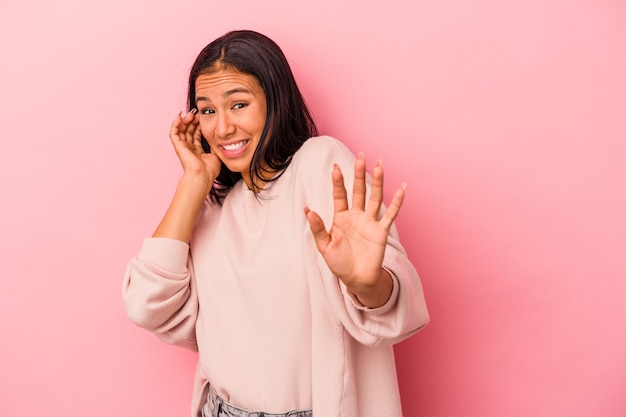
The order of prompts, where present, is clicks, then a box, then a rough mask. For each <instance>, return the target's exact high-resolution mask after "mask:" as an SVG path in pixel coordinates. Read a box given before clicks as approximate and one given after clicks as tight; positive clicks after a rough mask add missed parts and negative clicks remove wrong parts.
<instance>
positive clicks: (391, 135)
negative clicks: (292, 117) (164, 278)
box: [0, 0, 626, 417]
mask: <svg viewBox="0 0 626 417" xmlns="http://www.w3.org/2000/svg"><path fill="white" fill-rule="evenodd" d="M0 16H1V17H0V20H1V21H0V42H1V43H2V48H1V51H2V65H1V67H0V72H1V76H0V92H1V93H0V115H1V116H0V117H1V118H2V128H1V129H2V137H1V139H0V159H1V160H0V191H1V195H2V197H1V198H2V208H1V210H2V216H0V231H1V234H2V240H1V243H0V244H1V245H2V246H1V248H0V254H1V255H0V256H1V257H2V260H1V264H0V265H1V268H2V275H3V279H2V290H1V291H0V315H1V316H2V318H3V324H2V333H1V334H2V354H1V355H0V372H1V378H0V384H1V386H0V415H1V416H11V417H22V416H24V417H26V416H33V415H40V414H41V415H43V414H45V415H49V416H59V417H60V416H64V417H68V416H69V417H73V416H76V417H78V416H85V415H89V416H92V417H105V416H107V417H108V416H151V417H166V416H167V417H170V416H184V415H187V413H188V406H189V399H190V393H191V386H192V373H193V366H194V362H195V355H194V354H192V353H188V352H186V351H184V350H182V349H179V348H174V347H170V346H167V345H165V344H163V343H161V342H159V341H158V340H157V339H156V338H155V337H154V336H152V335H151V334H149V333H147V332H145V331H143V330H140V329H139V328H136V327H134V326H133V325H132V324H130V323H129V322H128V320H127V319H126V317H125V313H124V310H123V306H122V301H121V296H120V294H121V281H122V275H123V273H124V268H125V265H126V262H127V261H128V259H129V258H130V257H131V256H132V255H134V254H135V253H136V252H137V250H138V249H139V246H140V244H141V241H142V239H143V237H144V236H146V235H149V234H151V233H152V231H153V228H154V227H155V226H156V223H157V221H158V220H159V219H160V216H161V215H162V213H163V211H164V209H165V206H166V204H167V202H168V199H169V198H170V196H171V193H172V191H173V188H174V186H175V184H176V181H177V178H178V176H179V173H180V169H179V166H178V162H177V160H176V158H175V156H174V154H173V152H172V150H171V146H170V144H169V142H168V138H167V131H168V126H169V124H170V121H171V119H172V118H173V117H174V115H175V114H176V113H177V112H178V111H179V110H180V109H181V108H182V107H183V105H184V101H185V94H186V91H185V81H186V76H187V71H188V69H189V67H190V65H191V63H192V61H193V59H194V57H195V55H196V54H197V52H198V51H199V50H200V49H201V48H202V47H203V46H204V45H205V44H206V43H208V42H209V41H210V40H212V39H213V38H214V37H216V36H218V35H221V34H222V33H224V32H225V31H227V30H231V29H238V28H251V29H256V30H259V31H262V32H264V33H266V34H268V35H269V36H270V37H272V38H274V39H275V40H276V41H277V42H278V43H279V44H280V45H281V46H282V47H283V49H284V51H285V53H286V55H287V56H288V58H289V60H290V62H291V64H292V66H293V70H294V72H295V74H296V77H297V79H298V81H299V83H300V84H301V87H302V90H303V92H304V93H305V96H306V98H307V100H308V102H309V103H310V106H311V108H312V110H313V113H314V115H315V117H316V119H317V121H318V122H319V125H320V127H321V130H322V131H323V132H324V133H327V134H331V135H333V136H336V137H338V138H340V139H342V140H343V141H344V142H346V143H347V144H348V146H349V147H350V148H351V149H352V150H353V151H355V152H357V151H364V152H365V153H366V157H367V159H368V161H370V162H372V161H373V160H374V159H376V158H382V159H383V161H384V163H385V166H386V168H387V172H386V173H387V176H386V179H387V184H388V188H387V195H388V197H389V196H390V192H391V188H393V187H394V186H395V185H397V184H399V183H400V182H401V181H403V180H407V181H408V186H409V188H408V193H409V194H408V197H407V200H406V201H405V205H404V207H403V211H402V212H401V214H400V218H399V220H398V224H399V228H400V232H401V236H402V238H403V242H404V244H405V246H406V248H407V250H408V252H409V254H410V257H411V259H412V260H413V261H414V263H415V265H416V266H417V268H418V270H419V271H420V274H421V276H422V279H423V282H424V287H425V290H426V293H427V298H428V302H429V307H430V310H431V313H432V322H431V324H430V325H429V326H428V327H427V328H426V329H425V330H424V331H423V332H422V333H420V334H418V335H417V336H415V337H413V338H411V339H409V340H408V341H406V342H403V343H401V344H400V345H398V346H397V349H396V351H397V356H398V370H399V378H400V383H401V387H402V396H403V405H404V410H405V415H406V417H418V416H428V417H453V416H454V417H457V416H476V417H478V416H481V417H483V416H509V417H511V416H513V417H526V416H535V417H537V416H546V417H548V416H549V417H554V416H568V417H577V416H581V417H582V416H615V417H618V416H619V417H622V416H624V415H626V395H624V394H625V391H626V301H625V300H626V220H625V219H626V216H625V215H624V213H625V212H626V163H625V162H624V160H625V159H626V158H625V156H626V155H625V154H626V24H625V22H626V4H625V3H624V2H623V1H617V0H613V1H611V0H600V1H592V0H588V1H583V0H568V1H565V0H561V1H557V0H550V1H545V0H525V1H522V0H519V1H499V0H477V1H472V2H467V1H464V0H447V1H439V2H436V1H435V2H424V1H422V2H418V1H412V0H406V1H398V0H387V1H373V0H370V1H368V0H361V1H358V2H357V1H353V2H349V1H343V2H341V1H337V0H320V1H316V2H295V1H287V0H280V1H264V2H262V1H256V0H254V1H252V0H250V1H248V0H240V1H235V2H226V1H220V2H217V1H206V2H200V1H191V0H185V1H169V2H168V1H160V0H156V1H155V0H151V1H147V0H141V1H126V0H108V1H99V2H88V1H87V2H86V1H82V0H80V1H79V0H61V1H55V2H48V1H27V0H25V1H19V2H18V1H3V2H2V5H1V6H0ZM42 412H43V414H42Z"/></svg>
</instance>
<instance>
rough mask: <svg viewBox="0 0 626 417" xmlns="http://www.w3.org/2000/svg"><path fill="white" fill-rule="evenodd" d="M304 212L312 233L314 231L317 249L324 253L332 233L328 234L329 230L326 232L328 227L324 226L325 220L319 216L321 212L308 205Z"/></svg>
mask: <svg viewBox="0 0 626 417" xmlns="http://www.w3.org/2000/svg"><path fill="white" fill-rule="evenodd" d="M304 214H305V216H306V219H307V220H308V222H309V227H310V228H311V233H313V238H314V239H315V244H316V245H317V250H319V251H320V253H322V254H323V253H324V252H326V248H327V247H328V244H329V243H330V235H329V234H328V232H326V227H324V221H323V220H322V218H321V217H320V216H319V214H317V213H316V212H314V211H313V210H311V209H309V208H308V207H305V208H304Z"/></svg>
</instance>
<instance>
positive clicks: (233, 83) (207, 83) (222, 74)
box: [196, 69, 263, 95]
mask: <svg viewBox="0 0 626 417" xmlns="http://www.w3.org/2000/svg"><path fill="white" fill-rule="evenodd" d="M233 88H235V89H243V90H248V91H249V92H250V93H252V94H259V93H260V94H263V89H262V88H261V84H260V83H259V80H258V79H257V78H256V77H255V76H253V75H250V74H244V73H243V72H239V71H234V70H230V69H221V70H219V71H214V72H210V73H206V74H200V75H199V76H198V78H196V93H200V92H202V95H213V94H218V95H221V94H223V93H224V92H225V91H230V90H232V89H233Z"/></svg>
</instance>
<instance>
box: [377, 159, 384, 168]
mask: <svg viewBox="0 0 626 417" xmlns="http://www.w3.org/2000/svg"><path fill="white" fill-rule="evenodd" d="M376 166H377V167H381V166H383V160H382V159H377V160H376Z"/></svg>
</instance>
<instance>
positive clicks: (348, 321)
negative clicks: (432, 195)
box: [306, 146, 429, 345]
mask: <svg viewBox="0 0 626 417" xmlns="http://www.w3.org/2000/svg"><path fill="white" fill-rule="evenodd" d="M343 148H344V147H342V146H340V151H341V153H342V154H343V158H337V156H335V157H334V158H333V161H335V163H336V165H335V167H334V168H333V173H332V191H331V190H330V189H329V188H328V187H326V186H325V185H324V184H325V183H324V182H323V181H322V182H321V183H318V186H317V187H316V189H318V190H320V191H319V192H317V193H314V194H316V195H318V196H319V200H317V199H316V205H315V207H319V209H320V210H322V211H320V213H321V214H322V216H318V215H317V213H314V212H312V211H310V210H307V212H306V215H307V219H308V220H309V223H310V226H311V232H312V233H313V235H314V238H315V244H316V245H317V248H318V250H319V253H320V257H321V258H322V260H321V261H320V262H318V264H319V267H320V270H321V273H322V280H323V282H324V287H325V289H326V293H327V297H328V300H329V304H330V307H331V308H332V310H333V311H334V313H335V315H336V316H337V317H338V318H339V320H340V321H341V322H342V324H343V325H344V327H345V328H346V330H347V331H348V332H349V333H350V334H351V335H352V336H353V337H354V338H355V339H357V340H359V341H360V342H361V343H364V344H367V345H375V344H378V343H395V342H398V341H400V340H402V339H404V338H406V337H408V336H409V335H411V334H413V333H415V332H416V331H417V330H419V329H420V328H422V327H423V326H424V325H425V324H426V323H427V322H428V320H429V316H428V311H427V309H426V304H425V301H424V295H423V291H422V287H421V283H420V280H419V276H418V275H417V273H416V271H415V269H414V267H413V265H412V264H411V262H410V260H409V259H408V257H407V255H406V252H405V251H404V248H403V247H402V246H401V244H400V242H399V240H398V236H397V231H396V229H395V226H394V224H393V220H394V219H395V218H396V216H397V215H398V212H399V209H400V207H401V204H402V201H403V198H404V193H405V188H404V186H403V187H401V188H400V189H398V190H397V191H396V193H395V194H394V197H393V198H392V201H391V204H390V206H389V209H387V210H385V207H383V206H382V195H383V193H382V184H383V172H382V164H381V163H377V165H376V167H375V168H374V170H373V172H372V182H371V188H370V187H369V186H368V185H367V181H366V174H365V162H364V160H363V158H362V156H359V158H358V159H357V160H356V161H355V162H353V161H354V158H353V157H352V156H351V154H349V153H348V152H346V150H345V149H343ZM352 164H354V172H355V175H354V177H352V176H347V177H346V178H345V181H344V178H343V175H342V174H341V172H342V171H344V172H345V171H347V170H348V169H349V168H350V166H351V165H352ZM338 165H339V166H340V167H339V166H338ZM326 166H328V165H326ZM326 178H327V177H326ZM326 181H328V180H326ZM330 182H331V181H328V183H330ZM344 183H345V185H344ZM329 185H330V184H329ZM346 189H347V190H349V191H351V192H352V205H351V207H349V204H348V201H347V195H348V191H346ZM326 190H328V191H326ZM368 192H369V194H370V196H369V200H368V199H367V197H366V196H367V194H368ZM326 193H328V195H329V196H330V195H331V194H332V199H333V203H332V204H331V205H332V208H333V210H332V212H328V211H327V210H326V209H324V207H326V206H327V205H328V203H324V201H323V200H324V196H325V195H326ZM366 200H367V204H366ZM326 201H328V199H326ZM322 219H323V220H322ZM324 224H330V225H331V226H330V230H328V231H326V228H325V226H324Z"/></svg>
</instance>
